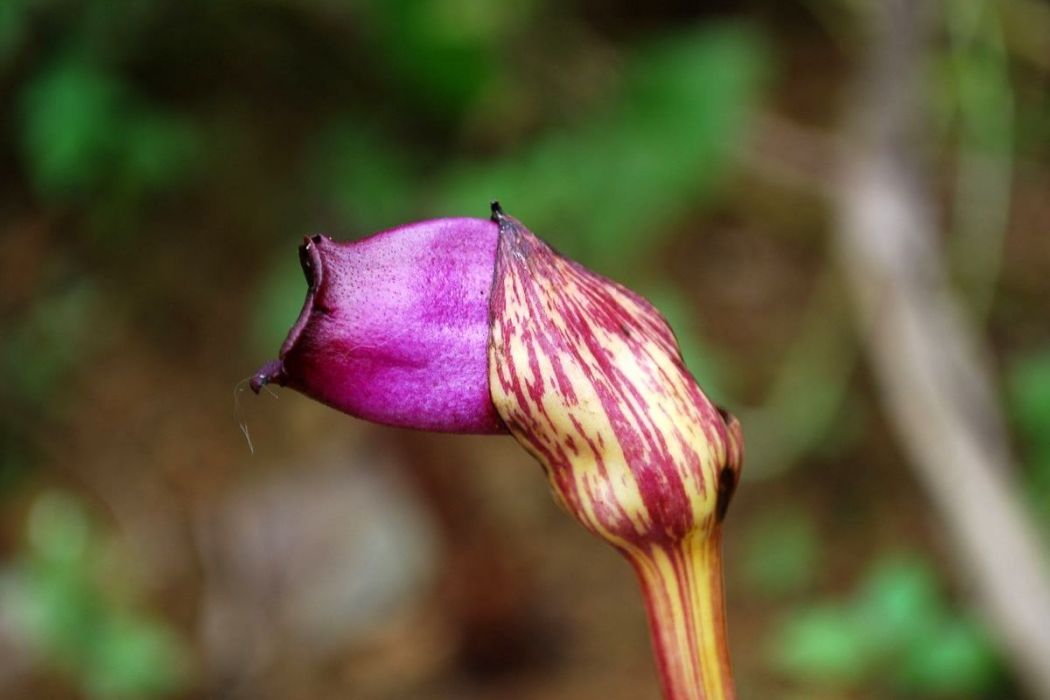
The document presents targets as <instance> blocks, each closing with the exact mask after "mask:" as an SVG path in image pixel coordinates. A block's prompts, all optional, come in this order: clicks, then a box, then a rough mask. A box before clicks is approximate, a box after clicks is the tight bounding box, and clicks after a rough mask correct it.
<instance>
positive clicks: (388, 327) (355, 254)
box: [252, 218, 505, 433]
mask: <svg viewBox="0 0 1050 700" xmlns="http://www.w3.org/2000/svg"><path fill="white" fill-rule="evenodd" d="M498 235H499V231H498V227H497V225H496V224H495V223H493V222H492V221H488V220H485V219H467V218H460V219H437V220H433V221H424V222H420V223H415V224H409V225H407V226H402V227H399V228H396V229H391V230H389V231H384V232H382V233H377V234H375V235H373V236H371V237H369V238H366V239H363V240H360V241H355V242H351V243H337V242H335V241H333V240H331V239H330V238H327V237H324V236H314V237H312V238H308V239H307V240H306V242H305V243H304V244H303V247H302V248H301V250H300V257H301V259H302V262H303V268H304V271H305V272H306V274H307V279H308V281H311V284H310V291H309V293H308V295H307V300H306V304H305V306H304V308H303V311H302V314H301V315H300V317H299V320H298V321H297V322H296V324H295V326H294V327H293V328H292V330H291V331H290V332H289V335H288V339H287V340H286V341H285V343H284V345H283V346H282V348H281V351H280V356H279V359H278V360H277V361H274V362H270V363H268V364H266V365H265V366H264V367H262V368H261V369H260V370H259V372H258V373H257V374H256V375H255V376H254V377H253V379H252V388H253V389H255V390H258V389H259V388H260V387H261V386H262V385H263V384H266V383H269V382H274V383H277V384H281V385H284V386H289V387H292V388H294V389H297V390H298V391H301V392H303V393H304V394H307V395H309V396H311V397H313V398H315V399H317V400H319V401H322V402H323V403H325V404H328V405H329V406H331V407H333V408H336V409H338V410H340V411H345V412H346V413H349V414H351V415H354V416H357V417H359V418H364V419H367V420H370V421H375V422H377V423H385V424H387V425H396V426H404V427H411V428H420V429H424V430H437V431H447V432H461V433H499V432H504V431H505V428H504V427H503V424H502V423H501V421H500V419H499V417H498V416H497V414H496V412H495V409H494V408H493V406H492V400H491V398H490V395H489V389H488V369H487V345H488V334H489V321H488V315H489V294H490V290H491V287H492V275H493V270H494V269H495V259H496V243H497V238H498Z"/></svg>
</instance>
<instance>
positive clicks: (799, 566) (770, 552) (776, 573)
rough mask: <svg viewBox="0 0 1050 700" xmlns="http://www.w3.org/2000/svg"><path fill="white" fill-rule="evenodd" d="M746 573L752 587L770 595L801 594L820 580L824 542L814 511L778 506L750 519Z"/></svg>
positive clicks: (780, 596)
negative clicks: (808, 512) (753, 519)
mask: <svg viewBox="0 0 1050 700" xmlns="http://www.w3.org/2000/svg"><path fill="white" fill-rule="evenodd" d="M744 547H745V549H746V554H745V557H744V569H743V571H742V574H743V576H744V579H745V581H746V582H747V583H748V584H749V586H750V587H751V589H752V590H754V591H755V592H757V593H760V594H762V595H764V596H767V597H770V598H784V597H785V596H789V595H794V594H799V593H801V592H803V591H805V590H806V589H808V588H809V587H810V586H812V585H813V583H814V581H816V580H817V572H818V571H819V567H820V562H821V548H822V542H821V538H820V535H819V533H818V532H817V527H816V524H815V523H814V522H813V518H812V516H811V515H809V514H807V513H805V512H803V511H800V510H797V509H793V508H776V509H771V510H770V511H769V512H767V513H763V514H762V516H761V517H760V518H758V519H757V520H755V521H754V522H753V523H750V527H749V528H748V531H747V533H746V539H745V541H744Z"/></svg>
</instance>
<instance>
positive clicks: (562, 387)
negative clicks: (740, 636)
mask: <svg viewBox="0 0 1050 700" xmlns="http://www.w3.org/2000/svg"><path fill="white" fill-rule="evenodd" d="M493 217H494V219H495V220H496V221H497V223H499V228H500V232H499V243H498V250H497V255H496V271H495V277H494V279H493V287H492V294H491V297H490V314H491V318H490V328H491V331H490V338H489V389H490V392H491V394H492V400H493V403H494V405H495V407H496V411H497V412H498V413H499V416H500V418H501V419H502V420H503V422H504V423H505V424H506V426H507V428H508V429H509V430H510V432H511V434H512V435H514V437H515V438H516V439H517V440H518V442H520V443H521V444H522V445H523V446H524V447H525V448H526V449H527V450H528V451H529V452H531V453H532V454H533V455H534V456H535V457H536V458H537V459H538V460H539V462H540V463H541V464H542V465H543V468H544V470H545V471H546V473H547V477H548V479H549V481H550V483H551V487H552V490H553V492H554V495H555V498H556V499H557V500H558V501H559V502H560V503H561V504H562V505H563V506H564V507H565V508H566V509H567V510H568V511H569V512H570V513H571V514H572V515H573V516H574V517H575V518H576V519H577V520H579V521H580V522H581V523H582V524H583V525H584V526H585V527H586V528H588V529H589V530H591V531H592V532H594V533H596V534H597V535H599V536H600V537H602V538H603V539H605V540H607V541H608V542H610V543H611V544H613V545H614V546H615V547H617V548H618V549H619V550H620V551H621V552H622V553H623V554H624V555H625V556H626V557H627V558H628V559H629V560H630V562H631V564H632V566H633V567H634V569H635V571H636V572H637V574H638V577H639V580H640V581H641V584H642V589H643V591H644V593H645V598H646V606H647V609H648V613H649V620H650V626H651V628H652V634H653V645H654V649H655V651H656V656H657V664H658V667H659V670H660V678H661V683H662V686H663V689H664V695H665V698H667V700H730V699H731V698H733V697H734V695H733V683H732V678H731V676H730V670H729V656H728V652H727V647H726V638H725V621H724V613H723V608H724V605H723V600H722V579H721V577H722V569H721V559H720V534H721V520H722V518H723V517H724V515H725V509H726V506H727V504H728V501H729V499H730V497H731V496H732V493H733V490H734V488H735V487H736V483H737V479H738V476H739V470H740V464H741V460H742V456H743V441H742V437H741V433H740V426H739V424H738V423H737V422H736V420H735V419H734V418H732V416H730V415H729V414H727V413H725V412H723V411H721V410H720V409H718V408H717V407H715V406H714V405H713V404H711V402H710V401H709V400H708V399H707V397H706V396H704V394H703V393H702V392H701V391H700V388H699V387H698V386H697V384H696V382H695V381H694V379H693V377H692V376H691V375H690V373H689V371H688V370H687V369H686V368H685V365H684V363H683V361H682V356H681V353H680V352H679V349H678V344H677V342H676V341H675V338H674V335H673V333H672V332H671V329H670V328H669V327H668V325H667V322H666V321H665V320H664V319H663V317H662V316H661V315H660V314H659V312H657V311H656V309H654V308H653V306H652V305H651V304H650V303H649V302H648V301H646V300H645V299H643V298H641V297H640V296H638V295H637V294H635V293H633V292H631V291H630V290H628V289H626V288H624V287H622V286H621V285H619V284H617V283H615V282H612V281H610V280H608V279H605V278H604V277H601V276H599V275H597V274H595V273H593V272H591V271H589V270H587V269H586V268H584V267H582V266H581V265H579V264H577V263H575V262H573V261H571V260H568V259H566V258H564V257H562V256H560V255H558V254H557V253H556V252H554V251H553V250H552V249H551V248H550V247H549V246H547V245H546V244H545V243H543V242H542V241H540V240H539V239H538V238H536V237H535V236H533V235H532V233H530V232H529V231H528V230H527V229H526V228H525V227H523V226H522V225H521V224H520V223H518V222H517V221H516V220H514V219H512V218H510V217H507V216H506V215H504V214H503V212H502V211H500V210H499V209H498V207H496V206H494V209H493Z"/></svg>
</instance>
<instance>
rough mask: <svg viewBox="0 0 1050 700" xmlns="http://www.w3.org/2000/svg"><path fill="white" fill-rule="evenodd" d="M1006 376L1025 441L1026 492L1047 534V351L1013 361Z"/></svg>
mask: <svg viewBox="0 0 1050 700" xmlns="http://www.w3.org/2000/svg"><path fill="white" fill-rule="evenodd" d="M1007 380H1008V398H1009V401H1010V408H1011V414H1012V418H1013V421H1014V423H1015V424H1016V426H1017V432H1018V434H1019V435H1020V437H1021V440H1022V441H1023V443H1024V444H1023V449H1024V453H1025V463H1024V464H1025V472H1026V476H1027V478H1028V482H1029V489H1027V492H1028V493H1029V495H1030V496H1031V498H1032V505H1033V507H1035V508H1036V509H1037V510H1038V512H1039V513H1040V515H1041V516H1042V518H1043V523H1044V526H1045V528H1046V532H1047V534H1048V536H1050V430H1048V429H1047V427H1048V426H1050V351H1047V350H1044V351H1043V352H1041V353H1036V354H1033V355H1031V356H1029V357H1025V358H1023V359H1021V360H1018V361H1016V362H1014V363H1013V365H1012V366H1011V367H1010V370H1009V374H1008V376H1007Z"/></svg>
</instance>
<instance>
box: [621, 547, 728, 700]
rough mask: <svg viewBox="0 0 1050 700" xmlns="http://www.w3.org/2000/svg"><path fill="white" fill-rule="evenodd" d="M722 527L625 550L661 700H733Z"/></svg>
mask: <svg viewBox="0 0 1050 700" xmlns="http://www.w3.org/2000/svg"><path fill="white" fill-rule="evenodd" d="M721 535H722V533H721V527H716V528H715V529H714V530H713V531H707V532H696V533H694V534H692V535H690V536H689V537H687V538H685V539H684V540H682V541H680V542H672V543H667V544H660V545H654V546H652V547H651V548H649V549H647V550H646V551H643V552H639V551H631V552H627V553H626V554H627V558H628V560H629V561H630V562H631V564H632V566H634V570H635V572H636V573H637V574H638V579H639V581H640V582H641V585H642V593H643V595H644V597H645V604H646V609H647V612H648V615H649V629H650V631H651V633H652V638H653V650H654V651H655V653H656V664H657V668H658V669H659V673H660V683H661V686H662V687H663V693H664V698H665V700H733V699H734V698H735V697H736V692H735V690H734V689H733V676H732V673H731V671H730V666H729V647H728V644H727V636H726V624H725V603H724V598H723V591H722V543H721V540H722V537H721Z"/></svg>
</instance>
